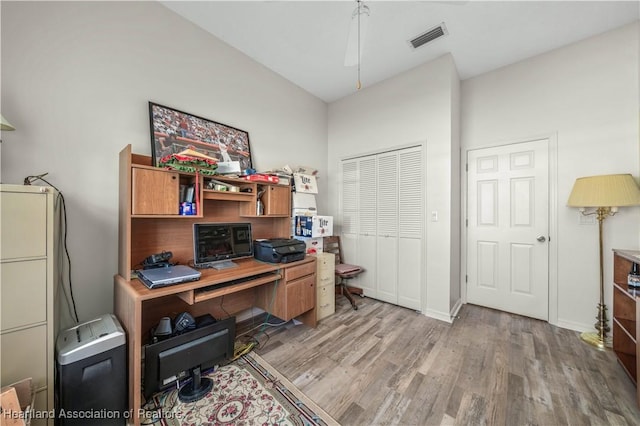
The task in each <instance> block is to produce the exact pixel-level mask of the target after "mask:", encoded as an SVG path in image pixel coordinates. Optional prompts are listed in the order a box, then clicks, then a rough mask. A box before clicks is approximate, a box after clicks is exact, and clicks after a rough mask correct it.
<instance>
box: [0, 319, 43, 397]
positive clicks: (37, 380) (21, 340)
mask: <svg viewBox="0 0 640 426" xmlns="http://www.w3.org/2000/svg"><path fill="white" fill-rule="evenodd" d="M0 341H1V345H0V354H1V356H0V360H1V361H0V372H1V375H0V376H1V377H0V379H1V380H2V383H3V384H8V383H13V382H17V381H18V380H22V379H24V378H25V377H32V378H33V383H34V386H35V387H36V388H40V387H42V386H46V385H47V361H48V356H47V326H46V325H45V324H43V325H39V326H37V327H32V328H26V329H24V330H20V331H13V332H10V333H5V334H3V335H2V336H0Z"/></svg>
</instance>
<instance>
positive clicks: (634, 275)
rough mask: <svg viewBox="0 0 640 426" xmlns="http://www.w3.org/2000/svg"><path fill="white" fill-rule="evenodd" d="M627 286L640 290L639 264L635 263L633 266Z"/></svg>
mask: <svg viewBox="0 0 640 426" xmlns="http://www.w3.org/2000/svg"><path fill="white" fill-rule="evenodd" d="M627 284H628V285H629V287H632V288H635V289H640V268H638V264H637V263H635V262H634V263H633V264H632V265H631V271H629V275H628V277H627Z"/></svg>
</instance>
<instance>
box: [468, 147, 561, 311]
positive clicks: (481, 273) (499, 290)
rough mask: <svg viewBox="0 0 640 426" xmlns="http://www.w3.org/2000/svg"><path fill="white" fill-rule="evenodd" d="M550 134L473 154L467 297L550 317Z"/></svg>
mask: <svg viewBox="0 0 640 426" xmlns="http://www.w3.org/2000/svg"><path fill="white" fill-rule="evenodd" d="M548 150H549V144H548V140H546V139H544V140H538V141H533V142H524V143H517V144H511V145H506V146H500V147H492V148H485V149H478V150H470V151H469V152H468V154H467V164H468V173H467V192H468V194H467V211H468V215H467V221H468V223H467V300H468V302H469V303H473V304H477V305H482V306H487V307H490V308H495V309H499V310H502V311H507V312H513V313H516V314H520V315H525V316H529V317H532V318H539V319H542V320H548V317H549V313H548V311H549V306H548V305H549V302H548V294H549V244H548V239H549V161H548Z"/></svg>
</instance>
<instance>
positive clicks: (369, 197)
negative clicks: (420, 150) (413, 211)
mask: <svg viewBox="0 0 640 426" xmlns="http://www.w3.org/2000/svg"><path fill="white" fill-rule="evenodd" d="M358 166H359V167H358V183H359V185H358V196H357V198H358V206H359V210H358V252H357V262H356V263H357V264H358V265H360V266H362V267H363V268H364V269H365V271H366V273H364V274H360V276H359V277H358V281H357V282H356V283H354V284H356V285H358V286H359V287H360V288H362V289H363V290H364V293H365V295H366V296H369V297H373V298H377V297H378V289H377V278H376V277H377V272H376V271H377V268H378V267H379V265H378V264H377V259H376V246H377V242H376V239H377V235H376V204H377V179H376V157H375V155H371V156H368V157H362V158H360V159H359V161H358Z"/></svg>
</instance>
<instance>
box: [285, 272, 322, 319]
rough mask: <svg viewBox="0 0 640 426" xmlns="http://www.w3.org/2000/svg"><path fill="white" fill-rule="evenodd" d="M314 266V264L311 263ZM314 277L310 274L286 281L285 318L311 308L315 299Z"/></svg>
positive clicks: (293, 316)
mask: <svg viewBox="0 0 640 426" xmlns="http://www.w3.org/2000/svg"><path fill="white" fill-rule="evenodd" d="M312 266H314V268H315V265H312ZM315 292H316V277H315V275H311V276H308V277H305V278H300V279H298V280H295V281H292V282H288V283H287V289H286V293H287V296H286V297H287V317H288V318H287V319H291V318H295V317H297V316H298V315H300V314H303V313H305V312H307V311H308V310H310V309H313V308H314V306H315V301H316V294H315Z"/></svg>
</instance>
